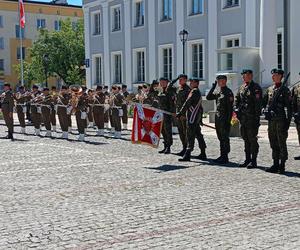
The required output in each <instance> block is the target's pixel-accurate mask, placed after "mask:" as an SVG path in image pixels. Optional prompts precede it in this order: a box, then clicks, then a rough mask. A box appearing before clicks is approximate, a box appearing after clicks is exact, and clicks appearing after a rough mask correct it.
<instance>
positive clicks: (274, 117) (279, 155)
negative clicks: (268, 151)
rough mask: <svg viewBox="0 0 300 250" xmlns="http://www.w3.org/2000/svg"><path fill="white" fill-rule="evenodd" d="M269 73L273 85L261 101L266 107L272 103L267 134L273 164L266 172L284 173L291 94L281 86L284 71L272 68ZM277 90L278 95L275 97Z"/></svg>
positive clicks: (290, 114)
mask: <svg viewBox="0 0 300 250" xmlns="http://www.w3.org/2000/svg"><path fill="white" fill-rule="evenodd" d="M271 73H272V80H273V83H274V86H271V87H269V88H268V89H267V91H266V93H265V95H264V102H263V104H264V105H263V106H264V107H266V108H268V107H270V106H271V105H272V110H269V118H268V120H269V124H268V135H269V141H270V146H271V148H272V158H273V161H274V164H273V166H272V167H271V168H269V169H267V172H271V173H280V174H284V173H285V162H286V161H287V159H288V151H287V145H286V141H287V138H288V130H289V127H290V124H291V119H292V102H291V101H292V96H291V92H290V90H289V88H288V87H286V86H282V78H283V75H284V71H283V70H280V69H273V70H272V72H271ZM278 91H280V92H279V93H280V95H279V97H278V98H276V96H277V95H278V94H276V93H277V92H278ZM274 98H276V100H275V99H274ZM273 101H275V102H276V103H273ZM272 103H273V104H272ZM279 161H280V162H279Z"/></svg>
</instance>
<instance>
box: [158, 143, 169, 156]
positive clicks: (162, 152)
mask: <svg viewBox="0 0 300 250" xmlns="http://www.w3.org/2000/svg"><path fill="white" fill-rule="evenodd" d="M166 148H167V146H166V144H164V148H163V149H162V150H160V151H158V153H159V154H164V153H165V151H166Z"/></svg>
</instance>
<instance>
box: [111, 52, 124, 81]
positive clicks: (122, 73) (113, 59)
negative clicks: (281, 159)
mask: <svg viewBox="0 0 300 250" xmlns="http://www.w3.org/2000/svg"><path fill="white" fill-rule="evenodd" d="M116 55H121V82H116V76H115V75H116V74H115V71H116V68H115V56H116ZM110 74H111V79H112V81H111V82H112V84H122V83H123V82H124V63H123V51H122V50H119V51H112V52H111V73H110Z"/></svg>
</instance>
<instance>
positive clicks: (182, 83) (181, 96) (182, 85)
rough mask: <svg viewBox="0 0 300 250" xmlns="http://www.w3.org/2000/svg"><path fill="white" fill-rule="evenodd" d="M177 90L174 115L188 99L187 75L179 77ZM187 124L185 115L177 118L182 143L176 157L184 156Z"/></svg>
mask: <svg viewBox="0 0 300 250" xmlns="http://www.w3.org/2000/svg"><path fill="white" fill-rule="evenodd" d="M178 78H179V88H178V89H177V93H176V113H179V112H180V110H181V109H182V106H183V104H184V103H185V101H186V100H187V98H188V95H189V93H190V91H191V89H190V87H189V86H188V85H187V75H183V74H182V75H180V76H179V77H178ZM186 126H187V124H186V115H185V114H183V115H182V116H178V117H177V127H178V132H179V137H180V140H181V143H182V150H181V151H180V152H179V153H178V154H177V155H178V156H184V154H185V152H186V148H187V135H186V133H187V127H186Z"/></svg>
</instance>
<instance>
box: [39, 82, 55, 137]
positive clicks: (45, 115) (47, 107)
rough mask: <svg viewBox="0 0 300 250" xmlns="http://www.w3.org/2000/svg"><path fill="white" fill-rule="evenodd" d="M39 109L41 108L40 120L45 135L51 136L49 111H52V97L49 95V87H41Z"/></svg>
mask: <svg viewBox="0 0 300 250" xmlns="http://www.w3.org/2000/svg"><path fill="white" fill-rule="evenodd" d="M40 105H41V110H42V120H43V123H44V126H45V128H46V134H45V137H51V136H52V134H51V112H52V105H53V99H52V96H51V95H50V91H49V88H44V89H43V100H42V101H41V102H40Z"/></svg>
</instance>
